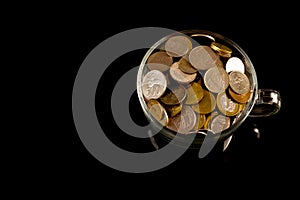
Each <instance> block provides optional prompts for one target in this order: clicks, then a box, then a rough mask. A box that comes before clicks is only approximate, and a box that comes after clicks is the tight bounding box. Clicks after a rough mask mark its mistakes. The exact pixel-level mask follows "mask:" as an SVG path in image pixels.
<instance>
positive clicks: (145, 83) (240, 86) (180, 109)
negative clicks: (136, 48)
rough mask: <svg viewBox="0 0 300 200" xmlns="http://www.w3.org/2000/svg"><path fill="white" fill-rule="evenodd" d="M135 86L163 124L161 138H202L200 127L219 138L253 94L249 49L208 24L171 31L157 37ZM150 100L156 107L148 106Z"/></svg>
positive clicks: (254, 82)
mask: <svg viewBox="0 0 300 200" xmlns="http://www.w3.org/2000/svg"><path fill="white" fill-rule="evenodd" d="M158 52H159V53H158ZM137 87H138V88H137V90H138V95H139V100H140V103H141V105H142V107H143V108H144V111H145V115H146V116H147V117H148V119H149V120H150V121H151V122H152V123H154V124H157V123H159V124H161V125H163V129H162V131H161V135H162V136H163V138H165V139H167V140H168V141H172V140H173V139H174V136H175V135H177V136H179V138H181V139H182V141H183V142H184V138H185V137H188V135H191V134H195V135H196V137H195V142H194V144H201V142H202V141H203V137H205V134H202V133H203V132H205V131H203V130H209V131H210V132H212V133H214V134H216V135H219V136H220V139H221V140H225V139H227V138H228V137H230V136H231V134H232V133H233V131H234V130H235V129H236V128H237V127H238V126H239V125H240V124H241V123H242V122H243V121H244V120H245V118H246V117H247V116H248V114H249V112H250V111H251V109H252V107H253V105H254V103H255V99H256V97H257V80H256V73H255V70H254V67H253V64H252V63H251V61H250V59H249V57H248V56H247V54H246V53H245V52H244V51H243V50H242V48H240V47H239V46H238V45H237V44H236V43H234V42H233V41H232V40H230V39H228V38H226V37H224V36H222V35H220V34H218V33H214V32H210V31H206V30H185V31H180V32H175V33H174V34H171V35H168V36H166V37H164V38H162V39H161V40H160V41H158V42H157V43H155V45H154V46H152V48H150V49H149V51H148V52H147V53H146V55H145V56H144V58H143V60H142V62H141V65H140V68H139V73H138V80H137ZM153 100H155V104H153V103H152V104H153V105H152V106H155V108H151V107H150V108H149V106H147V105H149V101H153ZM150 104H151V103H150ZM150 111H151V112H152V113H151V112H150ZM153 111H155V112H154V114H153ZM149 115H153V116H151V117H150V116H149ZM162 118H163V120H162ZM162 121H163V124H162Z"/></svg>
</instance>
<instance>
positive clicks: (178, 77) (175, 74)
mask: <svg viewBox="0 0 300 200" xmlns="http://www.w3.org/2000/svg"><path fill="white" fill-rule="evenodd" d="M170 75H171V77H172V78H173V79H174V80H175V81H177V82H179V83H183V84H184V83H190V82H192V81H193V80H195V78H196V76H197V73H193V74H187V73H184V72H183V71H181V70H180V69H179V66H178V62H175V63H173V64H172V66H171V68H170Z"/></svg>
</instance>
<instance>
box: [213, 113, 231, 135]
mask: <svg viewBox="0 0 300 200" xmlns="http://www.w3.org/2000/svg"><path fill="white" fill-rule="evenodd" d="M229 127H230V118H229V117H227V116H224V115H217V116H215V117H213V119H212V120H211V122H210V129H211V130H212V132H213V133H221V132H222V131H223V130H225V129H227V128H229Z"/></svg>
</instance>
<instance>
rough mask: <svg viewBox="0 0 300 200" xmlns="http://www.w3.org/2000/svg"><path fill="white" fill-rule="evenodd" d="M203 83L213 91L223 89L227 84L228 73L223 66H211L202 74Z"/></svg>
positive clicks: (216, 91) (217, 91)
mask: <svg viewBox="0 0 300 200" xmlns="http://www.w3.org/2000/svg"><path fill="white" fill-rule="evenodd" d="M203 78H204V84H205V86H206V87H207V89H208V90H209V91H211V92H213V93H219V92H222V91H225V90H226V88H227V87H228V86H229V78H228V74H227V72H226V71H225V69H224V68H221V67H213V68H210V69H208V70H207V71H206V72H205V74H204V77H203Z"/></svg>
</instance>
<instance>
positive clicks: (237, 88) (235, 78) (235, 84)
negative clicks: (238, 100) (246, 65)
mask: <svg viewBox="0 0 300 200" xmlns="http://www.w3.org/2000/svg"><path fill="white" fill-rule="evenodd" d="M229 85H230V87H231V89H232V90H233V91H234V92H235V93H237V94H246V93H247V92H249V90H250V81H249V79H248V77H247V75H246V74H244V73H242V72H239V71H232V72H230V73H229Z"/></svg>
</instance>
